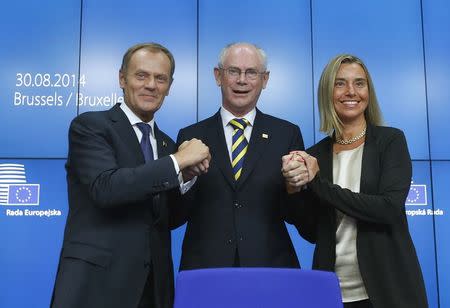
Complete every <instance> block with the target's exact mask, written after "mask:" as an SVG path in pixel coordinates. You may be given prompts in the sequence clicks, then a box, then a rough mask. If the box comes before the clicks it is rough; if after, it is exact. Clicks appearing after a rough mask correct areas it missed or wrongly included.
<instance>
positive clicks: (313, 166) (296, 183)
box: [281, 151, 319, 193]
mask: <svg viewBox="0 0 450 308" xmlns="http://www.w3.org/2000/svg"><path fill="white" fill-rule="evenodd" d="M281 160H282V168H281V172H282V174H283V176H284V178H285V182H286V188H287V191H288V193H294V192H298V191H300V190H301V188H302V187H303V186H304V185H305V184H307V183H309V182H310V181H312V179H313V178H314V177H315V176H316V174H317V172H318V171H319V165H318V163H317V159H316V158H315V157H313V156H311V155H309V154H308V153H306V152H304V151H292V152H290V153H289V154H287V155H284V156H283V157H282V159H281Z"/></svg>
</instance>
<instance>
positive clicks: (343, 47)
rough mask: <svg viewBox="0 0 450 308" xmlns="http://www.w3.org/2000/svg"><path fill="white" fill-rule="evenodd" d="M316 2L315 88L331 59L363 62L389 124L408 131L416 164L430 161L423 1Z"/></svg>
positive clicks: (320, 0) (314, 12)
mask: <svg viewBox="0 0 450 308" xmlns="http://www.w3.org/2000/svg"><path fill="white" fill-rule="evenodd" d="M312 3H313V6H312V22H313V41H314V43H313V44H314V46H313V49H314V85H315V86H314V88H315V89H317V85H318V82H319V79H320V74H321V73H322V70H323V68H324V67H325V65H326V64H327V63H328V61H329V60H330V59H331V58H332V57H334V56H335V55H337V54H340V53H350V54H354V55H356V56H358V57H360V58H361V59H362V60H363V61H364V62H365V63H366V65H367V66H368V68H369V72H370V74H371V76H372V78H373V82H374V84H375V89H376V93H377V96H378V100H379V103H380V105H381V110H382V112H383V115H384V118H385V121H386V123H387V125H388V126H394V127H398V128H400V129H402V130H403V131H404V132H405V134H406V137H407V139H408V144H409V149H410V152H411V156H412V158H413V159H427V158H428V156H429V154H428V139H427V137H428V134H427V114H426V100H425V82H424V80H425V78H424V71H423V54H422V32H421V13H420V12H421V10H420V2H419V1H413V2H411V1H408V0H401V1H395V2H386V1H381V2H380V1H364V2H363V1H357V0H350V1H346V2H345V6H344V4H343V3H342V2H334V1H326V0H319V1H312ZM316 116H317V115H316ZM317 127H319V122H318V121H317ZM319 139H321V138H320V137H319ZM316 141H318V140H316Z"/></svg>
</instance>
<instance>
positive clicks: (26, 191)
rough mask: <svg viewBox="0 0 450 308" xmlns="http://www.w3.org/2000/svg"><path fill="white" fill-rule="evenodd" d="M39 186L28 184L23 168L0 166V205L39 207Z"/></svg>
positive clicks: (22, 166)
mask: <svg viewBox="0 0 450 308" xmlns="http://www.w3.org/2000/svg"><path fill="white" fill-rule="evenodd" d="M39 187H40V185H39V184H28V183H27V179H26V175H25V166H24V165H22V164H0V205H39Z"/></svg>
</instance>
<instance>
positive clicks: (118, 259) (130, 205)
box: [52, 105, 179, 308]
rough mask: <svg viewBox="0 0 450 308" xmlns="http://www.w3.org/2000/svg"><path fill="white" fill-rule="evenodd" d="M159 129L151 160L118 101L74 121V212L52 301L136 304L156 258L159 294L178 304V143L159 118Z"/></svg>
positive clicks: (70, 179) (164, 303) (70, 171)
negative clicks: (174, 215) (173, 229)
mask: <svg viewBox="0 0 450 308" xmlns="http://www.w3.org/2000/svg"><path fill="white" fill-rule="evenodd" d="M155 136H156V140H157V144H158V146H157V148H158V157H159V159H158V160H155V161H153V162H150V163H145V162H144V157H143V154H142V151H141V148H140V145H139V142H138V139H137V137H136V134H135V132H134V130H133V128H132V126H131V125H130V122H129V120H128V118H127V117H126V115H125V113H124V112H123V111H122V110H121V109H120V107H119V105H116V106H114V107H113V108H111V109H110V110H108V111H102V112H87V113H84V114H81V115H80V116H78V117H76V118H75V119H74V120H73V121H72V124H71V126H70V131H69V154H68V159H67V164H66V169H67V184H68V193H69V214H68V217H67V223H66V228H65V233H64V243H63V246H62V251H61V257H60V261H59V267H58V273H57V277H56V282H55V288H54V292H53V299H52V307H61V308H70V307H74V308H75V307H76V308H79V307H83V308H88V307H95V308H98V307H117V308H119V307H120V308H123V307H137V304H138V302H139V300H140V298H141V295H142V290H143V288H144V285H145V282H146V279H147V276H148V273H149V268H150V267H149V265H150V263H152V264H153V274H154V283H155V289H156V294H157V300H158V302H159V303H160V305H161V307H171V305H172V300H173V267H172V259H171V248H170V222H169V219H168V217H169V215H168V213H169V209H168V206H169V205H171V204H174V202H175V199H177V198H178V197H179V193H178V187H179V182H178V178H177V174H176V171H175V168H174V166H173V162H172V160H171V158H170V157H169V156H168V155H169V154H170V153H173V152H175V144H174V142H173V141H172V140H171V139H170V138H169V137H168V136H167V135H165V134H164V133H162V132H161V131H160V130H159V129H158V128H157V126H156V125H155ZM169 191H170V193H167V192H169ZM172 199H173V200H172ZM172 201H173V202H172Z"/></svg>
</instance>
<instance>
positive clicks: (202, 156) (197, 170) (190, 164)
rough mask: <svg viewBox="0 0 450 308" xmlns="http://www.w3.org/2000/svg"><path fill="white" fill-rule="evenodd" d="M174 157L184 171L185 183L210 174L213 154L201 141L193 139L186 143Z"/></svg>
mask: <svg viewBox="0 0 450 308" xmlns="http://www.w3.org/2000/svg"><path fill="white" fill-rule="evenodd" d="M174 156H175V159H176V160H177V162H178V166H179V167H180V170H181V171H182V174H183V180H184V181H189V180H190V179H192V178H193V177H194V176H199V175H201V174H204V173H206V172H208V168H209V162H210V160H211V154H210V153H209V148H208V147H207V146H206V145H205V144H204V143H203V142H202V141H201V140H198V139H196V138H193V139H191V140H189V141H184V142H183V143H182V144H181V145H180V146H179V147H178V152H176V153H175V154H174Z"/></svg>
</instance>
